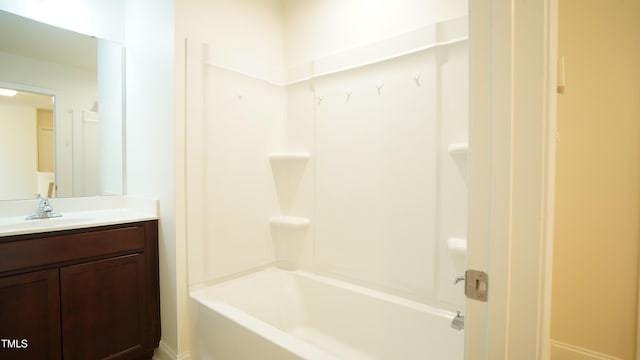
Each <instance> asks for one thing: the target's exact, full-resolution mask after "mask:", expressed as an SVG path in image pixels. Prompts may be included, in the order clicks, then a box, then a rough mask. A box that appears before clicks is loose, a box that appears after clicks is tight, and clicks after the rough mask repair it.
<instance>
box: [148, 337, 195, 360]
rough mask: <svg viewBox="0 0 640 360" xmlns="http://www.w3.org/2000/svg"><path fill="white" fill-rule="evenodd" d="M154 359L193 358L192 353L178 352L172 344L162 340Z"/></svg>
mask: <svg viewBox="0 0 640 360" xmlns="http://www.w3.org/2000/svg"><path fill="white" fill-rule="evenodd" d="M153 360H191V354H189V353H182V354H177V353H176V351H175V350H174V349H173V348H172V347H171V346H169V345H167V344H166V343H164V342H162V341H160V346H158V348H157V349H156V351H155V353H154V354H153Z"/></svg>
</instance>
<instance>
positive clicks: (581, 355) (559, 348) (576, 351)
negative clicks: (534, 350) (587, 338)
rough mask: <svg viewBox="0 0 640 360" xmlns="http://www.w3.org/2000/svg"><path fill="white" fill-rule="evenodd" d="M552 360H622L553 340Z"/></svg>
mask: <svg viewBox="0 0 640 360" xmlns="http://www.w3.org/2000/svg"><path fill="white" fill-rule="evenodd" d="M551 360H622V359H620V358H617V357H615V356H611V355H607V354H602V353H599V352H597V351H593V350H589V349H585V348H581V347H579V346H574V345H570V344H567V343H563V342H560V341H555V340H551Z"/></svg>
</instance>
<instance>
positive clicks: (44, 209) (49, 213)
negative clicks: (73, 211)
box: [26, 194, 62, 220]
mask: <svg viewBox="0 0 640 360" xmlns="http://www.w3.org/2000/svg"><path fill="white" fill-rule="evenodd" d="M37 196H38V197H37V198H38V199H40V204H39V205H38V212H36V213H35V214H33V215H29V216H27V217H26V220H35V219H49V218H57V217H61V216H62V214H58V213H55V212H53V207H52V206H51V204H50V203H49V199H47V197H46V196H42V195H40V194H38V195H37Z"/></svg>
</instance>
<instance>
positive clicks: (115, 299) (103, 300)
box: [60, 254, 151, 360]
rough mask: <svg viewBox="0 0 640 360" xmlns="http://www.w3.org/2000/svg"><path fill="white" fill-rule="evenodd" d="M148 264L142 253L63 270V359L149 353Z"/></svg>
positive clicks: (61, 284) (61, 271)
mask: <svg viewBox="0 0 640 360" xmlns="http://www.w3.org/2000/svg"><path fill="white" fill-rule="evenodd" d="M144 264H145V257H144V255H143V254H133V255H126V256H120V257H116V258H112V259H106V260H100V261H93V262H89V263H83V264H79V265H73V266H68V267H64V268H61V269H60V288H61V303H62V307H61V309H62V325H63V326H62V338H63V349H64V354H63V355H64V358H65V359H79V360H81V359H102V358H105V357H108V356H113V355H118V356H120V355H121V356H124V357H130V356H134V355H136V354H137V355H138V356H139V355H141V352H142V351H143V350H146V349H148V348H149V346H148V345H147V344H149V343H150V339H151V334H149V333H146V332H145V331H144V329H148V321H149V320H148V318H147V317H146V316H145V313H146V312H145V309H147V308H148V305H147V304H148V298H147V296H146V294H147V291H146V290H145V289H146V285H145V266H144ZM145 345H147V346H145Z"/></svg>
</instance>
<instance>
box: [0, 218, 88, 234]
mask: <svg viewBox="0 0 640 360" xmlns="http://www.w3.org/2000/svg"><path fill="white" fill-rule="evenodd" d="M94 220H95V219H94V218H91V217H64V216H63V217H56V218H47V219H35V220H26V219H25V218H23V217H19V218H16V217H12V218H5V219H2V220H0V233H4V232H11V233H13V232H23V231H25V230H30V229H33V230H41V229H51V228H65V227H69V226H70V227H75V226H80V225H83V224H87V223H91V222H92V221H94Z"/></svg>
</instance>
